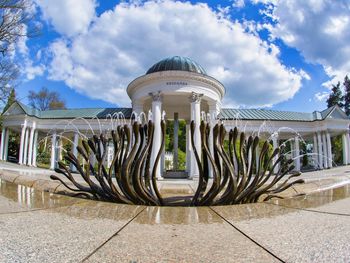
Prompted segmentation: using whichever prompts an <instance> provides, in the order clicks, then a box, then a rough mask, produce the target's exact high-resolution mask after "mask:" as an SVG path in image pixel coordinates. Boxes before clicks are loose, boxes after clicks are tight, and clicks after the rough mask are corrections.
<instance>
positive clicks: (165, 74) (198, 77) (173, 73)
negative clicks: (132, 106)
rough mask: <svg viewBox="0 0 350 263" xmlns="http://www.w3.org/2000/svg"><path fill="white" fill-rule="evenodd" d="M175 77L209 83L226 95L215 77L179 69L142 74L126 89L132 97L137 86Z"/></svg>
mask: <svg viewBox="0 0 350 263" xmlns="http://www.w3.org/2000/svg"><path fill="white" fill-rule="evenodd" d="M174 77H176V78H182V79H186V80H194V81H199V82H202V83H206V84H209V85H210V86H212V87H214V88H215V89H216V90H217V91H218V92H219V94H220V95H221V98H223V97H224V95H225V92H226V90H225V87H224V85H223V84H222V83H221V82H220V81H218V80H217V79H215V78H213V77H210V76H207V75H202V74H198V73H193V72H187V71H179V70H169V71H161V72H155V73H151V74H147V75H143V76H140V77H138V78H136V79H134V80H133V81H132V82H130V84H129V85H128V87H127V89H126V91H127V93H128V95H129V97H130V98H131V95H132V94H133V93H134V92H135V89H137V87H139V86H142V85H145V84H147V83H149V82H152V81H155V80H157V81H159V80H167V79H169V78H174Z"/></svg>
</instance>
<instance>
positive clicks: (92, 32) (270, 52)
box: [15, 0, 350, 112]
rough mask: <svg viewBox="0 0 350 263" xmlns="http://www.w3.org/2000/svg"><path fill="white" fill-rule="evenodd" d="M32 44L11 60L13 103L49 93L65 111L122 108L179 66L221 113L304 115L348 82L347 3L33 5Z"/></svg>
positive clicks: (225, 0) (232, 0)
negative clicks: (15, 68)
mask: <svg viewBox="0 0 350 263" xmlns="http://www.w3.org/2000/svg"><path fill="white" fill-rule="evenodd" d="M30 12H33V14H34V15H33V17H34V19H35V20H36V23H37V25H39V26H40V27H41V31H40V34H39V35H38V36H36V37H33V38H23V39H22V40H21V41H19V43H18V44H17V46H16V49H15V57H16V58H17V59H18V61H20V63H21V70H22V75H21V78H20V81H19V85H18V88H17V97H18V99H19V100H20V101H22V102H23V103H26V104H27V103H28V100H27V95H28V91H29V90H34V91H38V90H39V89H41V88H42V87H47V88H48V89H50V90H53V91H57V92H58V93H59V94H60V95H61V97H62V98H63V99H64V100H65V101H66V106H67V107H68V108H84V107H130V106H131V105H130V99H129V98H128V96H127V94H126V87H127V85H128V83H130V82H131V81H132V80H133V79H135V78H136V77H138V76H141V75H143V74H145V72H146V71H147V69H148V68H150V67H151V66H152V65H153V64H155V63H156V62H158V61H159V60H161V59H163V58H166V57H170V56H175V55H179V56H185V57H189V58H191V59H193V60H194V61H196V62H198V63H199V64H200V65H202V66H203V67H204V68H205V69H206V71H207V73H208V74H209V75H210V76H213V77H214V78H216V79H218V80H219V81H220V82H222V83H223V84H224V86H225V87H226V95H225V98H224V100H223V107H233V108H268V109H275V110H289V111H302V112H312V111H314V110H323V109H325V108H326V99H327V97H328V94H329V92H330V88H331V86H332V84H335V83H337V82H338V81H341V82H342V81H343V79H344V77H345V75H346V74H349V75H350V45H349V43H350V30H347V28H349V27H350V1H348V0H283V1H277V0H220V1H219V0H213V1H206V2H202V1H194V0H192V1H171V0H160V1H141V0H133V1H114V0H108V1H102V0H100V1H98V0H60V1H53V0H34V5H33V8H32V10H31V11H30Z"/></svg>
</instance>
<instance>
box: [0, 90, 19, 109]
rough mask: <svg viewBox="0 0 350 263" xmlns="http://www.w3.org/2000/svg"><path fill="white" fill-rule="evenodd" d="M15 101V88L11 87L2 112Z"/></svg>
mask: <svg viewBox="0 0 350 263" xmlns="http://www.w3.org/2000/svg"><path fill="white" fill-rule="evenodd" d="M15 101H16V92H15V89H12V90H11V92H10V95H9V97H8V99H7V103H6V105H5V107H4V109H3V110H2V113H4V112H5V111H7V110H8V108H10V106H11V105H12V103H14V102H15Z"/></svg>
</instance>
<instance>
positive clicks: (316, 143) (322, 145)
mask: <svg viewBox="0 0 350 263" xmlns="http://www.w3.org/2000/svg"><path fill="white" fill-rule="evenodd" d="M343 148H346V145H343ZM313 154H314V158H313V159H314V163H315V165H316V166H318V168H319V169H328V168H332V167H333V153H332V141H331V136H330V134H329V132H328V131H318V132H316V133H314V135H313Z"/></svg>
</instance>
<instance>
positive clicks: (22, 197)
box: [0, 179, 79, 208]
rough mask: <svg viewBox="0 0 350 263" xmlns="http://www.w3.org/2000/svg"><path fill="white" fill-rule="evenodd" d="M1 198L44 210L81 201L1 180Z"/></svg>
mask: <svg viewBox="0 0 350 263" xmlns="http://www.w3.org/2000/svg"><path fill="white" fill-rule="evenodd" d="M0 196H3V197H5V198H7V199H9V200H11V201H14V202H16V203H17V204H19V205H20V206H23V207H26V208H43V207H54V206H61V205H69V204H73V203H75V202H77V201H79V199H75V198H69V197H66V196H61V195H55V194H52V193H48V192H42V191H38V190H35V189H33V188H31V187H27V186H24V185H17V184H14V183H10V182H7V181H5V180H1V179H0Z"/></svg>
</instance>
